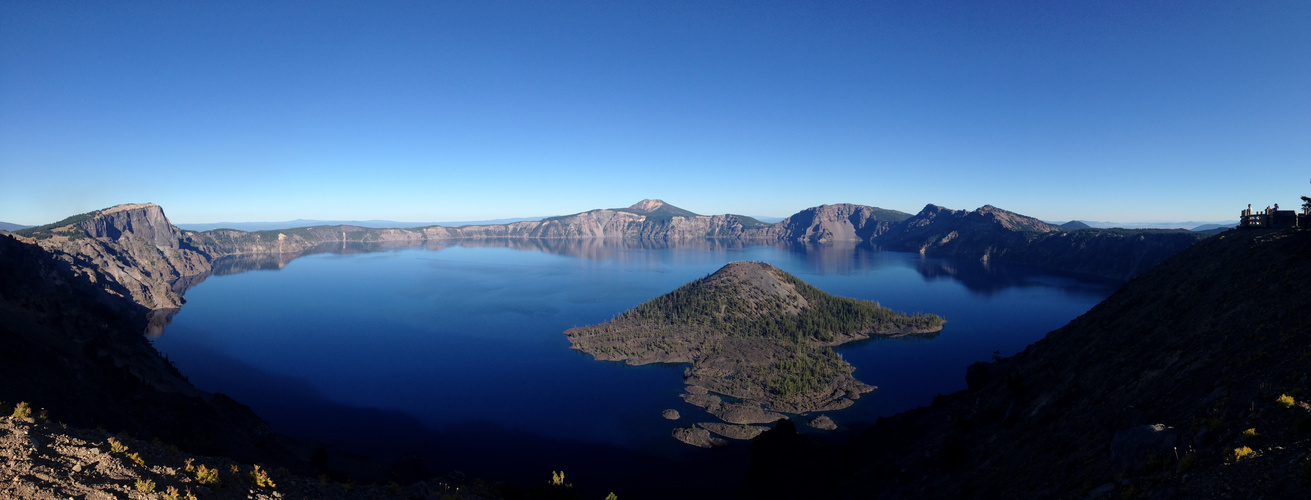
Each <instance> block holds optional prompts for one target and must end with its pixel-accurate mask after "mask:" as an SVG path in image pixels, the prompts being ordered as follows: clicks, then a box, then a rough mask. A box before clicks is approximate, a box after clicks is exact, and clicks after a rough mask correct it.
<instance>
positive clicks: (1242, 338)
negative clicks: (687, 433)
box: [746, 230, 1311, 499]
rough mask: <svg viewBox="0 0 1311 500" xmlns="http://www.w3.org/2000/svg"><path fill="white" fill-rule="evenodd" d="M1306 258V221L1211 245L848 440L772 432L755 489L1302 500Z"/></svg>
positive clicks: (1238, 233)
mask: <svg viewBox="0 0 1311 500" xmlns="http://www.w3.org/2000/svg"><path fill="white" fill-rule="evenodd" d="M1308 256H1311V231H1300V230H1285V231H1278V232H1275V231H1265V230H1252V231H1243V230H1231V231H1228V232H1226V233H1224V234H1223V235H1221V236H1219V237H1215V238H1210V239H1207V240H1204V241H1202V242H1200V243H1198V244H1196V245H1194V246H1192V247H1190V248H1188V249H1186V250H1184V251H1182V252H1180V253H1178V254H1177V255H1175V256H1173V257H1171V258H1169V259H1168V260H1166V261H1165V262H1163V263H1161V264H1160V265H1158V266H1156V267H1155V268H1153V269H1152V270H1151V271H1149V272H1147V273H1145V274H1144V275H1142V276H1140V277H1138V278H1135V279H1134V280H1132V281H1130V282H1129V283H1127V284H1126V285H1124V286H1123V287H1122V288H1121V289H1120V290H1119V291H1117V292H1116V293H1115V294H1114V295H1112V296H1111V297H1109V298H1107V299H1106V300H1105V301H1103V302H1102V303H1101V304H1099V305H1097V306H1096V307H1094V308H1093V309H1092V310H1091V311H1089V312H1088V313H1086V314H1084V315H1082V316H1080V317H1079V318H1077V319H1075V320H1074V321H1071V322H1070V323H1069V324H1068V325H1066V326H1065V327H1062V328H1060V329H1058V330H1055V331H1053V332H1051V333H1049V334H1048V335H1047V336H1046V337H1045V338H1044V339H1043V340H1041V341H1039V342H1037V343H1035V344H1033V345H1032V346H1030V347H1029V348H1027V349H1025V350H1024V351H1022V352H1020V353H1018V354H1016V355H1015V356H1012V357H1009V358H1005V359H1001V360H999V361H996V362H993V363H978V364H976V365H974V366H972V367H970V369H969V372H968V374H967V375H966V378H967V382H968V386H969V388H968V389H967V390H965V391H962V392H958V393H954V394H950V395H946V396H940V397H938V398H937V399H936V400H935V401H934V403H933V404H931V405H930V406H927V407H923V408H919V409H916V410H912V411H909V412H905V413H902V414H899V415H896V416H893V417H890V418H885V419H881V420H880V421H879V422H878V424H877V425H875V426H874V427H873V428H871V429H869V430H868V431H866V432H865V433H864V434H863V435H861V436H859V437H857V438H855V439H853V440H852V442H851V443H849V444H845V445H825V444H821V443H816V442H813V441H810V440H807V439H804V438H802V437H799V436H797V435H796V434H794V433H790V432H788V426H786V425H782V426H779V428H778V429H776V430H775V431H772V432H769V433H766V434H764V435H762V436H761V437H759V438H757V440H756V442H755V443H753V464H752V473H751V479H750V482H751V484H750V486H749V488H748V491H747V492H746V496H748V497H753V498H755V497H759V498H802V497H821V496H823V497H835V498H868V497H870V496H876V497H878V498H1154V499H1157V498H1159V499H1169V498H1204V497H1219V496H1233V497H1242V498H1294V497H1303V496H1305V492H1306V488H1307V487H1308V484H1309V482H1311V461H1309V460H1311V405H1308V404H1307V401H1306V398H1308V397H1311V392H1308V389H1309V388H1311V387H1308V385H1309V383H1308V376H1307V372H1306V366H1307V365H1306V360H1307V359H1308V358H1311V337H1309V336H1308V335H1311V293H1308V290H1307V287H1308V283H1311V259H1309V258H1308ZM857 492H858V493H857Z"/></svg>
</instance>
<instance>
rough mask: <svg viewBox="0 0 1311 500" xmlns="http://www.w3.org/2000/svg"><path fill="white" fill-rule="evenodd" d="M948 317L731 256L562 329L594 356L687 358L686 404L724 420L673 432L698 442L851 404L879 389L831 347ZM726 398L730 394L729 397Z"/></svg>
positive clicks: (918, 328) (634, 360) (641, 360)
mask: <svg viewBox="0 0 1311 500" xmlns="http://www.w3.org/2000/svg"><path fill="white" fill-rule="evenodd" d="M945 323H946V321H945V320H944V319H943V318H941V317H939V316H935V315H931V314H919V313H917V314H912V315H907V314H901V313H897V312H895V311H892V310H891V309H887V308H884V307H882V306H880V305H879V304H878V303H877V302H873V301H867V300H857V299H851V298H845V297H836V296H833V295H829V294H828V293H825V292H823V291H821V290H820V289H818V288H815V287H814V286H811V285H809V284H807V283H805V282H803V281H801V280H800V279H798V278H797V277H795V276H792V275H791V274H788V273H786V272H784V271H782V270H780V269H777V268H775V267H773V266H770V265H769V264H765V263H760V262H732V263H729V264H727V265H725V266H724V267H723V268H721V269H719V270H718V271H716V272H714V273H713V274H711V275H709V276H707V277H705V278H701V279H698V280H696V281H693V282H691V283H688V284H686V285H683V286H682V287H680V288H678V289H677V290H674V291H673V292H670V293H668V294H665V295H662V296H660V297H657V298H655V299H652V300H650V301H648V302H646V303H644V304H641V305H639V306H637V307H635V308H633V309H630V310H628V311H626V312H624V313H622V314H619V315H618V316H616V317H615V318H614V319H612V320H610V321H607V322H605V323H601V324H598V325H592V326H584V327H576V328H571V329H569V330H567V331H565V335H566V336H568V337H569V342H570V343H571V344H572V347H573V348H574V349H578V350H580V351H583V352H586V353H588V354H591V355H592V356H593V357H594V358H596V359H597V360H602V361H622V362H625V363H628V364H631V365H643V364H647V363H688V364H691V366H690V367H688V368H687V369H686V370H684V377H683V382H684V383H685V384H686V385H687V393H686V394H683V395H682V397H683V399H684V400H685V401H687V402H688V403H691V404H693V405H696V406H699V407H701V408H704V409H705V410H706V411H707V412H709V413H710V414H711V415H714V416H715V417H716V418H718V419H720V420H722V421H724V422H727V423H729V424H739V425H725V424H724V423H717V422H716V423H702V424H699V426H700V427H699V428H696V427H694V428H684V429H676V430H675V431H674V437H676V438H678V439H680V440H682V441H684V442H688V443H689V444H695V445H698V446H710V445H714V444H719V443H721V442H722V441H720V440H718V439H717V438H713V437H711V436H710V432H713V433H715V434H718V435H721V436H724V437H728V438H733V439H750V438H752V437H755V435H757V434H759V433H760V432H762V431H763V430H764V428H763V427H757V426H752V425H751V424H763V423H769V422H773V421H775V420H779V419H782V418H784V415H783V414H782V413H793V414H804V413H807V412H823V411H832V410H839V409H842V408H846V407H848V406H850V405H851V404H852V403H853V400H854V399H857V398H859V397H860V395H861V394H863V393H867V392H870V391H872V390H874V388H873V387H871V386H869V385H867V384H865V383H863V382H861V381H859V380H856V378H855V377H853V376H852V372H853V371H854V369H855V368H854V367H852V366H851V365H850V364H848V363H847V362H846V361H845V360H843V359H842V357H841V356H839V355H838V354H837V353H836V352H834V351H833V349H832V347H834V346H837V345H841V344H844V343H847V342H851V341H856V340H863V339H868V338H870V336H872V335H879V336H901V335H916V334H932V333H935V332H938V331H940V330H942V326H943V324H945ZM726 400H727V401H726Z"/></svg>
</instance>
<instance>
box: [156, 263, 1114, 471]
mask: <svg viewBox="0 0 1311 500" xmlns="http://www.w3.org/2000/svg"><path fill="white" fill-rule="evenodd" d="M466 245H467V246H466ZM466 245H462V244H453V245H451V246H445V247H429V248H420V247H414V248H400V249H361V248H357V247H355V248H352V247H347V248H329V249H319V251H320V252H321V253H314V254H310V255H305V256H301V257H299V258H296V259H294V260H289V261H283V262H277V261H276V259H272V258H269V257H261V258H253V259H249V260H243V259H241V258H235V259H227V260H225V261H221V262H220V263H219V265H217V266H216V269H217V272H216V274H218V275H215V276H211V277H210V278H208V279H207V280H205V281H204V282H203V283H201V284H200V285H198V286H196V287H194V288H192V289H191V290H188V291H187V292H186V297H187V299H188V302H187V304H186V306H184V307H183V308H182V311H181V312H180V313H179V314H178V315H177V316H176V318H175V319H174V320H173V323H172V324H171V325H170V326H169V327H168V328H167V330H166V331H165V333H164V334H163V335H162V336H161V337H159V338H157V339H155V346H156V347H157V348H158V349H159V350H160V351H162V352H163V353H165V354H166V355H167V356H168V357H169V358H170V359H171V360H173V361H174V362H175V363H176V365H177V366H178V368H179V369H180V370H181V371H182V373H184V374H186V375H187V376H188V377H189V378H190V379H191V381H192V382H193V383H195V384H196V385H197V386H199V387H200V388H202V389H205V390H209V391H214V392H222V393H225V394H227V395H229V396H232V397H233V398H235V399H237V400H238V401H241V402H243V403H245V404H247V405H249V406H251V407H252V408H253V409H254V410H255V411H256V412H257V413H259V414H260V415H261V416H262V417H264V418H265V419H266V420H268V421H269V423H270V424H271V425H272V426H273V427H274V429H275V430H277V431H280V432H282V433H285V434H290V435H295V436H301V437H309V438H315V439H318V440H322V441H326V442H329V443H333V444H335V445H337V446H339V447H341V448H343V449H347V450H350V451H355V452H361V453H369V454H372V455H374V456H377V457H382V459H384V460H394V459H397V458H402V457H418V458H419V459H422V460H424V461H425V463H426V464H427V465H428V466H429V467H432V468H434V469H436V470H451V469H462V470H466V471H473V472H474V473H476V474H484V475H486V476H491V477H496V476H498V475H500V474H503V475H504V476H505V477H507V478H512V479H517V478H528V477H532V478H536V477H538V476H541V479H542V480H545V479H546V478H549V475H548V474H549V472H550V471H552V470H558V469H561V468H564V469H565V470H566V471H567V472H570V473H571V476H570V477H571V479H572V481H571V482H575V483H576V484H582V483H589V484H592V485H593V486H594V487H600V488H602V489H604V488H610V489H614V488H620V489H622V488H624V487H627V488H629V489H630V490H631V489H632V488H633V486H632V484H631V483H632V482H639V483H641V482H643V481H645V479H643V477H644V476H642V474H643V473H642V472H637V471H634V470H630V469H641V470H648V471H653V472H651V473H653V474H654V473H656V472H661V471H664V472H668V471H670V470H674V471H677V470H678V468H679V467H688V468H694V467H695V468H697V470H703V469H704V467H702V466H703V465H705V464H719V465H718V466H719V467H723V470H722V471H721V472H720V473H719V474H720V476H722V477H725V478H727V479H724V480H723V484H722V485H721V486H723V487H724V488H727V490H726V491H729V492H731V487H732V485H733V484H734V481H738V480H740V477H735V476H740V474H741V472H742V471H743V470H745V462H746V458H745V451H744V449H745V445H737V446H734V447H730V449H729V450H714V451H703V450H699V449H693V448H691V447H688V446H686V445H683V444H681V443H678V442H677V441H675V440H674V439H673V438H671V437H669V432H670V430H671V429H672V428H674V427H676V426H687V425H691V424H692V423H694V422H698V421H713V420H712V418H710V417H709V416H708V415H706V414H705V413H704V412H703V411H701V410H700V409H698V408H695V407H692V406H690V405H687V404H685V403H683V401H682V400H680V399H679V398H678V394H679V393H680V392H681V389H682V384H681V379H682V367H681V366H642V367H631V366H625V365H622V364H617V363H609V362H598V361H594V360H592V359H591V357H590V356H587V355H583V354H580V353H578V352H576V351H573V350H571V349H569V343H568V341H567V340H566V339H565V337H564V335H563V334H562V333H561V332H563V331H564V330H565V329H567V328H569V327H572V326H577V325H586V324H592V323H598V322H602V321H605V320H607V319H609V318H610V317H611V316H613V315H615V314H617V313H620V312H622V311H624V310H626V309H628V308H630V307H633V306H635V305H637V304H639V303H641V302H644V301H646V300H648V299H651V298H653V297H656V296H658V295H661V294H664V293H666V292H668V291H670V290H673V289H674V288H677V287H678V286H680V285H682V284H684V283H686V282H688V281H691V280H693V279H696V278H699V277H702V276H705V275H707V274H709V273H712V272H714V271H715V270H716V269H718V268H719V267H720V266H722V265H724V264H725V263H727V262H730V261H736V260H752V261H763V262H768V263H770V264H773V265H775V266H777V267H779V268H782V269H784V270H786V271H788V272H790V273H792V274H794V275H796V276H798V277H800V278H801V279H802V280H805V281H807V282H809V283H811V284H813V285H815V286H817V287H819V288H820V289H822V290H825V291H827V292H829V293H832V294H836V295H842V296H847V297H855V298H860V299H869V300H877V301H879V302H880V303H882V304H883V305H884V306H887V307H891V308H893V309H896V310H899V311H906V312H915V311H922V312H928V313H934V314H939V315H942V316H944V317H945V318H947V320H948V323H947V326H946V328H945V329H944V330H943V331H942V332H941V334H939V335H936V336H932V337H927V338H904V339H884V340H870V341H865V342H861V343H859V344H858V345H848V346H843V347H841V348H839V352H840V353H841V354H842V355H843V356H844V357H845V358H846V359H847V360H848V361H849V362H850V363H852V364H853V365H854V366H855V367H856V377H857V378H859V379H860V380H862V381H864V382H866V383H868V384H871V385H875V386H878V387H879V389H878V390H877V391H875V392H873V393H871V394H868V395H866V396H865V397H864V398H862V399H861V400H860V401H859V402H858V403H857V404H856V405H855V406H853V407H851V408H848V409H846V410H842V411H838V412H833V413H830V414H829V415H830V416H831V417H832V418H833V420H834V421H836V422H837V423H838V424H839V426H841V427H842V429H843V430H854V429H859V428H861V427H863V426H867V425H869V424H871V423H872V422H874V421H875V420H876V419H877V418H878V417H879V416H883V415H890V414H893V413H896V412H899V411H903V410H906V409H909V408H913V407H916V406H920V405H924V404H927V403H929V402H930V401H932V399H933V397H934V396H935V395H937V394H939V393H948V392H953V391H957V390H960V389H963V388H964V387H965V378H964V375H965V368H966V366H968V365H969V364H970V363H973V362H975V361H981V360H987V359H989V358H991V357H992V355H993V354H994V352H998V351H999V352H1000V354H1002V355H1009V354H1013V353H1015V352H1017V351H1019V350H1021V349H1023V348H1024V347H1025V346H1026V345H1028V344H1030V343H1032V342H1034V341H1036V340H1038V339H1040V338H1042V336H1043V334H1045V333H1046V332H1048V331H1050V330H1053V329H1056V328H1058V327H1060V326H1062V325H1064V324H1065V323H1067V322H1069V321H1070V320H1071V319H1073V318H1075V317H1076V316H1078V315H1080V314H1083V313H1084V312H1086V311H1087V310H1088V309H1090V308H1091V307H1092V306H1093V305H1095V304H1096V303H1097V302H1099V301H1101V300H1102V299H1103V298H1105V297H1106V296H1108V295H1109V294H1110V293H1111V292H1112V291H1113V290H1114V284H1108V283H1103V282H1095V281H1088V280H1081V279H1077V278H1072V277H1068V276H1059V275H1055V274H1052V273H1048V272H1043V271H1039V270H1034V269H1030V268H1025V267H1023V266H1007V265H1000V264H984V263H981V262H978V261H967V260H953V259H935V258H923V257H921V256H919V255H916V254H908V253H896V252H882V251H878V250H877V249H873V248H866V247H861V246H845V247H844V246H836V247H835V246H819V247H776V246H745V247H731V246H721V245H718V244H715V243H705V244H702V245H700V246H695V247H682V248H679V247H673V248H671V247H663V248H649V247H648V248H644V247H641V246H633V245H632V244H624V243H621V242H614V241H589V242H560V241H543V242H533V241H515V242H499V243H498V242H490V243H488V242H482V243H477V244H473V243H470V244H466ZM366 250H367V251H366ZM261 259H263V260H261ZM666 408H674V409H677V410H679V412H681V413H682V414H683V417H682V419H680V420H679V421H677V422H670V421H667V420H665V419H663V418H662V417H661V415H660V413H661V411H662V410H664V409H666ZM800 428H801V429H803V430H804V429H807V428H806V427H805V426H800ZM724 464H730V465H724ZM607 468H616V469H623V470H625V471H626V472H625V473H616V472H615V471H612V470H607ZM662 473H663V472H662ZM707 481H711V482H714V481H716V480H714V479H708V480H707ZM604 494H605V491H601V492H600V495H602V496H603V495H604ZM620 496H621V497H623V496H624V495H623V494H621V495H620ZM630 496H632V495H630ZM636 496H641V495H636Z"/></svg>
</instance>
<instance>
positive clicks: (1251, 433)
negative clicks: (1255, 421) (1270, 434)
mask: <svg viewBox="0 0 1311 500" xmlns="http://www.w3.org/2000/svg"><path fill="white" fill-rule="evenodd" d="M1257 436H1260V434H1257V433H1256V428H1255V427H1253V428H1251V429H1248V430H1245V431H1243V439H1255V438H1256V437H1257Z"/></svg>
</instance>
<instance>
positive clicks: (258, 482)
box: [250, 465, 278, 490]
mask: <svg viewBox="0 0 1311 500" xmlns="http://www.w3.org/2000/svg"><path fill="white" fill-rule="evenodd" d="M250 478H251V479H253V480H255V486H258V487H260V488H268V489H271V490H272V489H277V487H278V485H276V484H273V480H272V479H269V472H268V471H266V470H262V469H260V468H259V465H256V466H255V470H252V471H250Z"/></svg>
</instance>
